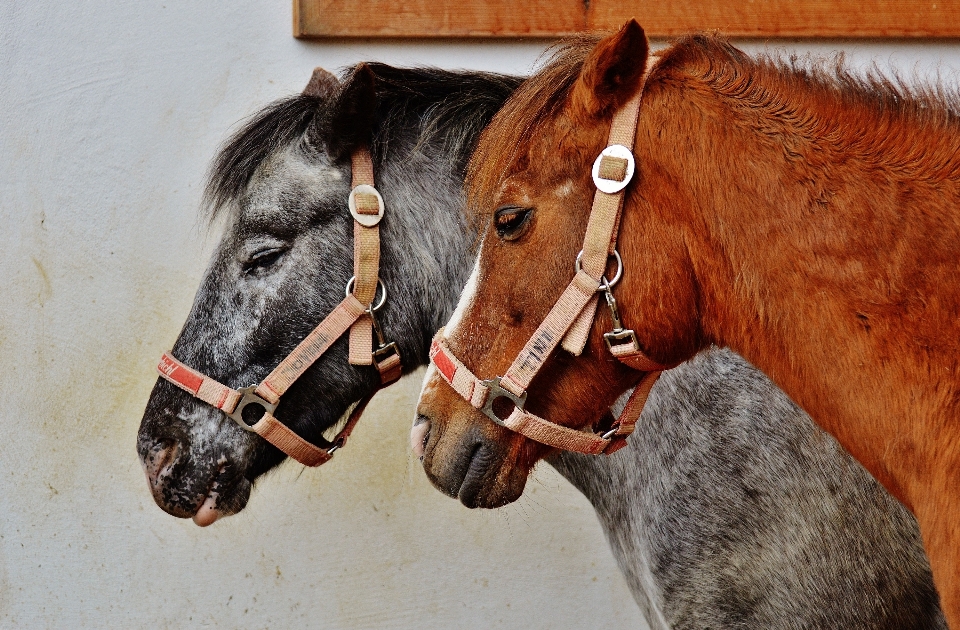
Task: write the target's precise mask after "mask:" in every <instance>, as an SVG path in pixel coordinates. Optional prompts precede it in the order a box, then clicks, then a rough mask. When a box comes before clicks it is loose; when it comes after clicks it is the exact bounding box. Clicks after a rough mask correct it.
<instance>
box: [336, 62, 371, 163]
mask: <svg viewBox="0 0 960 630" xmlns="http://www.w3.org/2000/svg"><path fill="white" fill-rule="evenodd" d="M376 109H377V90H376V77H375V75H374V74H373V70H372V69H371V68H370V66H368V65H367V64H365V63H361V64H359V65H358V66H357V67H356V68H354V70H353V73H351V75H350V78H349V79H347V82H346V84H345V85H344V86H343V89H342V90H341V91H340V95H339V97H338V98H337V102H336V103H335V104H334V107H333V113H332V115H331V117H330V141H329V142H328V144H327V150H328V151H329V152H330V157H332V158H333V159H334V160H337V159H340V158H341V157H343V156H344V155H346V154H347V153H349V152H351V151H353V150H354V149H355V148H357V147H358V146H359V145H361V144H367V143H369V142H370V134H371V131H372V129H373V117H374V114H375V112H376Z"/></svg>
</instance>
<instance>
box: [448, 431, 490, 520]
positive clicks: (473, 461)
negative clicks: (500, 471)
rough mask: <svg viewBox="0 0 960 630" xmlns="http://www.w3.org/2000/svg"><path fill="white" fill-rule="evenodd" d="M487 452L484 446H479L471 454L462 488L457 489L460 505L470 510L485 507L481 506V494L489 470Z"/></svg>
mask: <svg viewBox="0 0 960 630" xmlns="http://www.w3.org/2000/svg"><path fill="white" fill-rule="evenodd" d="M484 454H485V450H484V448H483V445H482V444H477V445H476V446H475V447H474V449H473V453H471V454H470V463H469V464H468V465H467V472H466V474H464V476H463V479H462V480H461V481H460V487H459V488H458V489H457V492H456V496H457V498H458V499H460V503H462V504H463V505H465V506H466V507H468V508H471V509H473V508H478V507H483V505H481V500H480V494H481V492H482V491H483V481H484V477H485V475H486V472H487V471H488V470H489V468H490V465H489V462H488V461H486V460H487V459H488V458H487V457H485V456H484Z"/></svg>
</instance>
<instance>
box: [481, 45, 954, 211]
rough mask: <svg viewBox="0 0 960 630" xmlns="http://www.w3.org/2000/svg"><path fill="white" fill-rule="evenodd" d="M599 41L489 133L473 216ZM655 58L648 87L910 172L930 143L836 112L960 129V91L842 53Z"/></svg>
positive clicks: (533, 80) (562, 55)
mask: <svg viewBox="0 0 960 630" xmlns="http://www.w3.org/2000/svg"><path fill="white" fill-rule="evenodd" d="M598 42H599V37H597V36H583V37H580V38H577V39H572V40H567V41H565V42H561V43H560V44H558V46H557V48H556V49H555V51H554V53H553V55H552V56H551V57H550V59H549V60H548V62H547V63H546V64H545V65H544V67H543V68H542V69H541V70H539V71H538V72H537V73H536V74H534V75H533V76H531V77H530V78H529V79H528V80H527V81H525V82H524V83H523V84H522V85H521V86H520V88H519V89H518V90H517V91H516V92H515V93H514V95H513V96H512V97H511V98H510V99H509V100H508V101H507V102H506V104H505V105H504V107H503V108H502V109H501V110H500V112H499V113H498V114H497V115H496V116H495V117H494V119H493V120H492V121H491V123H490V125H489V126H488V127H487V128H486V129H485V130H484V132H483V134H482V136H481V142H480V143H479V145H478V147H477V150H476V151H475V153H474V154H473V157H472V158H471V160H470V165H469V168H468V172H467V189H468V191H469V195H468V197H469V201H470V202H471V203H473V204H475V205H474V206H473V207H471V208H470V212H471V213H472V214H473V215H474V216H477V217H480V218H483V217H484V216H485V215H486V214H488V213H489V212H491V211H492V208H490V207H486V206H480V205H476V204H477V202H479V203H481V204H482V203H483V200H488V199H490V198H491V197H492V196H493V195H495V194H496V192H497V191H498V190H499V188H500V186H501V184H502V182H503V180H504V178H505V177H506V176H508V175H509V174H510V172H509V171H510V168H511V166H512V165H514V164H515V163H516V162H517V160H518V158H519V157H521V156H522V155H524V154H525V153H526V152H527V151H528V150H529V149H530V141H531V139H532V136H533V134H534V132H535V129H536V128H537V127H538V126H540V125H542V124H543V123H544V122H546V121H549V120H551V119H552V118H554V117H555V116H556V115H557V114H558V113H559V111H560V109H561V107H562V105H563V104H564V103H565V102H566V99H567V97H568V95H569V93H570V90H571V88H572V86H573V84H574V82H575V80H576V79H577V77H578V76H579V74H580V71H581V69H582V67H583V63H584V60H585V59H586V58H587V56H588V55H589V54H590V52H591V51H592V50H593V48H594V47H595V46H596V45H597V43H598ZM656 54H657V56H658V57H659V59H658V60H657V63H656V64H655V65H654V67H653V69H652V70H651V73H650V76H649V77H648V78H647V83H646V85H647V86H648V87H650V86H651V85H653V84H656V83H657V82H659V81H662V80H667V81H670V82H674V83H681V84H682V83H686V84H687V85H693V84H694V83H698V84H700V85H702V86H704V87H706V88H707V89H709V90H710V91H712V92H713V93H714V94H716V95H718V96H720V97H725V98H727V99H729V101H730V102H732V103H734V104H735V106H736V107H738V108H740V109H753V110H754V111H755V112H757V113H760V114H762V115H767V116H768V117H769V118H771V119H777V120H779V121H782V122H783V123H785V124H789V125H791V128H792V129H793V130H794V131H796V130H797V129H801V130H802V129H806V130H807V131H808V132H809V134H810V135H811V136H812V135H821V136H822V135H827V134H833V135H836V134H844V138H843V141H849V142H851V143H862V142H864V141H865V140H866V141H869V142H872V143H873V144H872V145H871V146H866V147H862V148H863V150H864V152H865V153H872V154H874V155H878V156H881V155H882V156H883V158H884V159H885V160H887V161H890V160H897V161H899V162H900V163H902V164H903V165H904V166H906V167H909V165H910V164H912V163H914V162H916V161H918V160H920V159H922V158H923V157H924V156H923V155H921V153H923V152H924V151H926V152H927V153H929V147H928V146H926V145H923V144H922V143H917V142H916V141H915V138H911V137H909V136H907V135H903V134H889V135H870V136H869V137H868V138H867V137H865V135H864V134H861V133H859V132H858V131H857V130H858V129H860V127H859V126H858V125H857V124H851V121H840V120H838V119H837V117H836V113H837V111H838V110H840V109H844V108H850V107H851V106H853V110H854V111H856V112H859V114H860V118H867V119H871V120H872V121H874V122H875V124H884V123H894V124H902V123H904V122H907V123H913V124H915V125H916V126H917V127H918V128H922V129H924V130H926V131H927V132H932V133H936V132H937V131H938V130H944V129H946V128H949V129H951V130H955V129H956V127H957V125H958V124H960V92H958V91H957V90H956V89H954V88H949V87H945V85H944V84H943V82H942V81H941V80H939V79H938V80H936V81H934V82H932V83H930V84H925V83H924V82H922V81H920V80H917V79H915V78H911V79H907V78H904V77H903V76H902V75H900V74H899V73H896V72H893V73H892V74H885V73H884V72H882V71H881V70H880V69H879V68H878V67H877V66H876V65H875V66H874V67H872V68H869V69H868V70H867V71H866V72H863V73H856V72H854V71H852V70H851V69H850V68H849V67H848V66H847V64H846V61H845V57H844V55H843V54H842V53H839V54H836V55H834V56H827V57H819V58H818V57H814V56H811V55H802V56H801V55H795V54H794V55H786V54H780V53H771V54H763V55H758V56H751V55H748V54H747V53H745V52H743V51H741V50H739V49H737V48H735V47H734V46H733V45H731V44H730V43H729V41H727V39H726V38H724V37H723V36H721V35H717V34H694V35H689V36H686V37H682V38H680V39H678V40H677V41H675V42H674V43H673V44H672V45H671V46H669V47H668V48H666V49H664V50H663V51H660V52H658V53H656ZM834 104H835V106H833V105H834ZM642 111H643V110H642V109H641V116H642V115H643V113H642ZM848 111H849V109H848ZM877 121H879V122H877ZM844 125H846V131H845V132H844V131H843V128H844ZM921 146H923V147H925V148H924V149H923V150H921V149H920V147H921ZM954 149H960V147H953V146H949V147H943V151H942V153H943V154H944V155H942V156H940V157H942V158H943V159H940V160H939V161H940V162H943V163H945V164H946V163H953V160H951V159H949V158H950V155H947V154H948V153H950V154H952V152H953V151H954ZM928 157H929V156H928ZM951 172H952V169H951ZM942 174H943V175H944V176H946V175H948V174H949V173H942Z"/></svg>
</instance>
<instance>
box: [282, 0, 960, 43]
mask: <svg viewBox="0 0 960 630" xmlns="http://www.w3.org/2000/svg"><path fill="white" fill-rule="evenodd" d="M588 7H589V9H588ZM631 17H636V18H637V20H638V21H639V22H640V24H641V25H642V26H643V27H644V30H645V31H646V32H647V34H648V35H649V36H650V37H673V36H676V35H680V34H683V33H690V32H693V31H703V30H714V29H716V30H719V31H720V32H722V33H724V34H725V35H728V36H731V37H759V38H764V37H803V38H813V37H856V38H862V37H951V38H953V37H960V0H687V1H685V2H682V1H671V0H589V2H587V1H585V0H524V1H523V2H520V1H519V0H293V20H294V25H293V30H294V35H295V36H296V37H319V38H331V37H425V38H442V37H446V38H488V37H562V36H565V35H570V34H573V33H577V32H580V31H584V30H611V29H615V28H617V27H619V26H620V25H621V24H623V22H624V21H626V20H627V19H629V18H631Z"/></svg>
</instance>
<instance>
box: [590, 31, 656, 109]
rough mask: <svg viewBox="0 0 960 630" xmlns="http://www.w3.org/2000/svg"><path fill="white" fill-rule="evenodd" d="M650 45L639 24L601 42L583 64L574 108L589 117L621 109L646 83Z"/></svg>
mask: <svg viewBox="0 0 960 630" xmlns="http://www.w3.org/2000/svg"><path fill="white" fill-rule="evenodd" d="M649 51H650V45H649V43H648V42H647V36H646V35H645V34H644V32H643V29H642V28H640V25H639V24H637V21H636V20H630V21H629V22H627V23H626V24H624V25H623V28H621V29H620V31H619V32H618V33H615V34H614V35H610V36H609V37H605V38H604V39H602V40H600V42H599V43H598V44H597V46H596V48H594V49H593V51H592V52H591V53H590V55H589V56H588V57H587V59H586V60H585V61H584V62H583V69H582V70H581V71H580V77H579V78H578V79H577V82H576V84H575V85H574V88H573V94H572V97H571V98H572V100H573V105H574V107H575V108H576V109H578V110H579V111H580V112H581V113H583V114H586V115H587V116H597V115H600V114H603V113H605V112H607V111H609V110H610V109H618V108H620V107H621V106H623V105H624V103H626V102H627V101H629V100H630V99H631V98H632V97H633V96H634V95H635V94H636V93H637V90H639V89H640V86H641V85H642V83H643V73H644V70H645V69H646V66H647V55H648V53H649Z"/></svg>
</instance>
